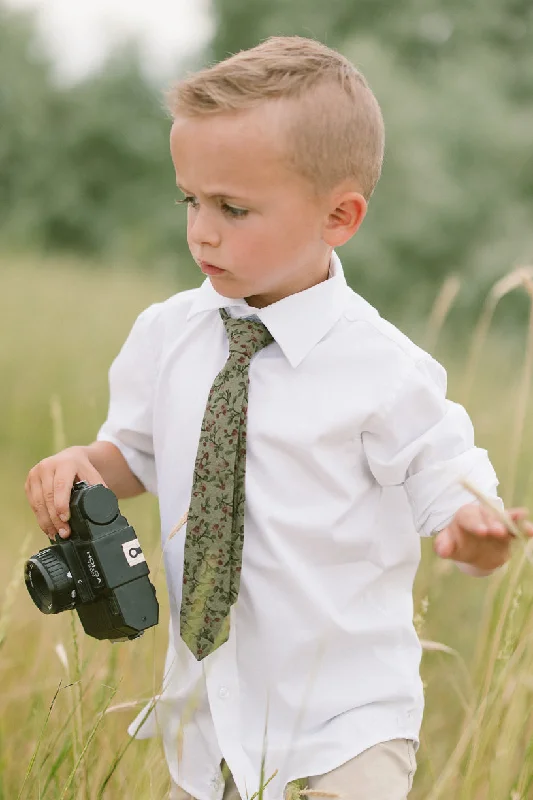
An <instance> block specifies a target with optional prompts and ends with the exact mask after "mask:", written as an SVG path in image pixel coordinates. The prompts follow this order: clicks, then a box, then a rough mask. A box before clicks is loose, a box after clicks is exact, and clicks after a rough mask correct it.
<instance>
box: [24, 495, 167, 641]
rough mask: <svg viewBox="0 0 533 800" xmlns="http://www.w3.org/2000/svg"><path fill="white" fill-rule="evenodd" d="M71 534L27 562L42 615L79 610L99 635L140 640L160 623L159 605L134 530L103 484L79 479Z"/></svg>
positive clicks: (73, 497) (26, 572)
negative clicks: (144, 633) (72, 609)
mask: <svg viewBox="0 0 533 800" xmlns="http://www.w3.org/2000/svg"><path fill="white" fill-rule="evenodd" d="M69 523H70V530H71V533H70V536H69V538H68V539H61V537H60V536H59V535H58V536H56V538H55V542H53V543H51V545H50V547H45V548H44V550H40V551H39V552H38V553H36V554H35V555H34V556H32V557H31V558H30V559H28V561H26V564H25V566H24V580H25V582H26V587H27V589H28V592H29V593H30V595H31V598H32V600H33V602H34V603H35V605H36V606H37V608H38V609H39V610H40V611H42V612H43V614H58V613H59V612H60V611H65V610H66V609H69V608H75V609H76V611H77V612H78V615H79V618H80V620H81V624H82V625H83V628H84V630H85V633H87V634H89V636H94V638H95V639H110V640H111V641H113V642H121V641H125V640H126V639H136V638H137V637H138V636H141V635H142V633H143V632H144V630H145V629H146V628H150V627H152V625H157V622H158V619H159V604H158V602H157V598H156V594H155V589H154V587H153V585H152V583H151V582H150V579H149V578H148V573H149V571H150V570H149V569H148V565H147V564H146V559H145V557H144V554H143V551H142V549H141V546H140V544H139V541H138V539H137V536H136V534H135V531H134V529H133V528H132V527H131V525H129V524H128V520H127V519H126V518H125V517H123V516H122V515H121V514H120V510H119V507H118V502H117V498H116V496H115V495H114V494H113V492H112V491H111V490H110V489H107V488H106V487H105V486H104V485H103V484H96V485H94V486H91V485H89V484H88V483H86V482H85V481H80V482H78V483H75V484H74V486H73V487H72V492H71V496H70V520H69Z"/></svg>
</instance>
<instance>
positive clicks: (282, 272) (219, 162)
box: [170, 104, 331, 308]
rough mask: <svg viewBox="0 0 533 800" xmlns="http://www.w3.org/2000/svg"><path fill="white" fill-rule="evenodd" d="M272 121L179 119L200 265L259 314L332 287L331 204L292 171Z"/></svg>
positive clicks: (190, 232) (178, 146) (181, 161)
mask: <svg viewBox="0 0 533 800" xmlns="http://www.w3.org/2000/svg"><path fill="white" fill-rule="evenodd" d="M270 111H271V112H272V111H273V109H272V108H271V109H270ZM268 112H269V105H268V104H263V105H262V106H259V107H257V108H254V109H251V110H248V111H244V112H239V113H233V114H215V115H213V116H199V117H178V118H176V120H175V121H174V124H173V126H172V131H171V136H170V148H171V153H172V160H173V163H174V167H175V170H176V182H177V184H178V187H179V188H180V189H181V191H182V192H183V195H184V198H187V200H186V202H187V203H188V212H187V214H188V218H187V241H188V244H189V248H190V251H191V253H192V256H193V258H194V259H195V261H196V263H197V264H198V266H199V267H200V269H201V270H202V271H203V272H204V273H205V274H207V275H209V278H210V280H211V282H212V284H213V286H214V288H215V289H216V291H217V292H219V293H220V294H222V295H224V296H225V297H245V298H246V299H247V300H248V302H249V304H250V305H252V306H255V307H257V308H262V307H264V306H266V305H269V304H271V303H274V302H276V301H277V300H280V299H281V298H283V297H286V296H288V295H290V294H294V293H295V292H299V291H302V290H303V289H307V288H309V287H310V286H314V285H315V284H316V283H319V282H320V281H323V280H325V279H326V278H327V275H328V268H329V260H330V255H331V246H330V245H329V244H327V243H326V242H325V241H324V238H323V230H324V224H325V221H326V220H327V218H328V211H329V210H328V209H327V204H326V203H325V200H324V199H320V198H318V197H317V196H316V194H314V193H313V190H312V187H311V185H310V183H309V182H308V181H306V180H305V179H304V178H303V177H300V176H299V175H298V174H297V173H296V172H294V171H291V169H290V166H289V165H287V163H286V161H285V160H284V153H283V144H284V143H283V137H282V135H281V134H280V129H279V125H278V124H277V122H276V119H275V116H276V115H275V113H270V114H269V113H268ZM212 267H218V268H219V270H221V271H219V272H217V273H215V272H214V270H213V269H211V268H212Z"/></svg>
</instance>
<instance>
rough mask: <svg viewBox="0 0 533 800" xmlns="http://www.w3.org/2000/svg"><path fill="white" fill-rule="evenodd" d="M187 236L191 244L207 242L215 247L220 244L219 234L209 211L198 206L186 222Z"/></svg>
mask: <svg viewBox="0 0 533 800" xmlns="http://www.w3.org/2000/svg"><path fill="white" fill-rule="evenodd" d="M187 227H188V238H189V242H190V243H191V244H195V245H203V244H208V245H210V246H211V247H217V246H218V245H219V244H220V234H219V233H218V231H217V228H216V225H215V224H214V220H213V218H212V215H211V214H210V213H209V211H207V210H204V209H202V208H199V209H198V210H197V211H196V212H195V213H194V215H193V216H192V218H191V219H189V223H188V226H187Z"/></svg>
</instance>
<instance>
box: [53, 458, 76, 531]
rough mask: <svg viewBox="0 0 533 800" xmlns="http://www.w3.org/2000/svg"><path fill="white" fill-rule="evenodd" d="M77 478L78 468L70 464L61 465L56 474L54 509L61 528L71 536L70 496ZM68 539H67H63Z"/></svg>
mask: <svg viewBox="0 0 533 800" xmlns="http://www.w3.org/2000/svg"><path fill="white" fill-rule="evenodd" d="M75 477H76V467H75V466H74V465H73V464H72V463H71V462H70V463H66V464H61V465H60V466H58V468H57V469H56V471H55V474H54V485H53V491H54V509H55V512H56V514H57V517H58V519H59V526H60V528H62V529H63V530H64V531H65V533H66V534H67V535H70V526H69V525H68V520H69V519H70V494H71V491H72V484H73V483H74V478H75ZM63 538H66V537H63Z"/></svg>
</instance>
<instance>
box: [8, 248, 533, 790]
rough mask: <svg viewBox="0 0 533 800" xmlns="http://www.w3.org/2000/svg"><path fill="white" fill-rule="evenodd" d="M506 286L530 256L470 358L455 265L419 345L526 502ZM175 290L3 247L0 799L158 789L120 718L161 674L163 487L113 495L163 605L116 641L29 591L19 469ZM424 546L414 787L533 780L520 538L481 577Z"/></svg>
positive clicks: (85, 433)
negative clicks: (457, 311) (137, 630)
mask: <svg viewBox="0 0 533 800" xmlns="http://www.w3.org/2000/svg"><path fill="white" fill-rule="evenodd" d="M502 287H503V288H502ZM511 289H512V290H513V291H514V290H516V291H524V290H526V291H528V283H527V275H526V272H522V273H520V275H518V277H517V274H515V273H513V277H512V278H506V283H502V284H499V285H498V287H496V288H495V289H494V290H493V292H492V294H491V296H490V297H489V299H488V301H487V305H486V307H485V312H484V314H483V315H482V317H481V318H480V321H479V322H478V326H477V328H476V327H475V325H473V331H472V335H471V342H470V349H469V352H467V355H466V358H465V357H462V356H458V355H457V354H456V353H450V352H448V350H447V349H446V344H445V334H446V321H447V317H448V315H449V313H450V312H451V311H452V306H453V302H454V298H455V297H456V295H457V292H458V291H460V287H459V284H458V282H457V280H455V279H454V280H453V281H449V282H448V284H447V285H445V286H444V287H443V290H442V292H441V294H440V296H439V298H438V299H437V300H436V303H435V306H434V308H433V309H432V310H428V320H429V321H428V327H427V329H426V345H427V346H428V347H430V349H431V350H432V351H434V352H436V355H437V357H439V358H440V360H441V361H443V362H444V364H445V366H446V367H447V368H448V372H449V378H450V393H451V396H452V398H454V399H457V400H459V401H463V402H465V403H466V405H467V408H468V410H469V412H470V413H471V416H472V418H473V420H474V424H475V427H476V431H477V443H478V444H479V445H481V446H483V447H487V448H488V450H489V453H490V455H491V458H492V460H493V462H494V464H495V466H496V469H497V471H498V473H499V474H501V475H502V478H503V483H502V492H503V496H504V497H506V498H509V497H512V498H513V502H516V503H520V504H522V503H523V504H525V505H527V504H528V502H531V490H532V486H533V483H532V474H533V461H532V457H533V448H532V447H530V446H529V441H531V435H532V433H533V430H532V425H531V422H530V417H531V415H530V404H529V393H530V382H531V360H532V357H533V356H532V351H533V334H531V327H530V329H529V332H528V331H527V330H524V331H523V332H522V333H521V334H519V335H518V337H517V339H516V340H515V341H514V342H509V343H507V344H506V343H502V341H500V339H499V338H498V336H497V323H498V320H497V316H496V317H494V315H495V313H496V306H497V304H498V302H499V301H500V300H501V299H502V298H503V297H504V296H505V294H506V293H508V291H511ZM176 290H177V287H176V286H175V285H170V283H169V282H165V281H163V280H162V279H156V280H152V279H150V277H149V276H146V275H139V274H134V273H133V272H131V273H129V272H127V271H123V270H122V271H117V270H115V271H99V272H91V271H88V270H85V271H82V270H80V269H72V267H71V265H69V264H68V263H64V264H60V265H58V264H53V265H52V264H50V263H44V262H39V261H36V262H35V263H10V262H7V261H6V260H4V261H0V312H1V316H0V319H1V320H2V322H1V323H0V324H1V325H2V337H1V339H0V376H1V385H2V391H1V393H0V503H1V508H2V520H3V544H4V549H3V554H4V557H3V559H1V560H0V680H1V685H2V691H1V692H0V800H4V799H5V800H12V798H20V800H25V799H28V800H29V799H30V798H31V800H34V798H35V799H36V798H39V799H41V798H42V800H59V799H61V800H70V799H72V800H97V798H110V799H112V800H115V798H116V799H117V800H118V798H120V799H121V800H122V798H126V797H127V798H136V799H137V798H139V800H162V798H164V797H166V793H167V790H168V783H169V779H168V771H167V768H166V764H165V760H164V756H163V751H162V746H161V743H160V741H159V740H157V739H156V740H148V741H132V740H131V739H130V738H129V737H128V735H127V733H126V727H127V724H128V723H129V722H130V721H131V718H132V716H133V715H134V714H135V713H137V711H138V710H139V709H140V707H141V705H142V703H144V702H145V701H146V699H147V698H149V697H150V696H152V694H153V693H154V692H155V691H157V689H158V688H159V683H160V681H161V677H162V667H163V661H164V654H165V649H166V631H167V623H168V605H167V596H166V590H165V584H164V578H163V575H162V571H161V569H159V565H160V545H159V518H158V512H157V503H156V501H155V499H154V498H151V497H148V496H143V497H140V498H137V499H135V500H131V501H126V502H124V501H123V502H122V503H121V508H122V509H123V511H124V513H125V514H126V516H127V517H128V519H129V520H130V521H131V523H132V524H133V525H134V527H135V529H136V531H137V533H138V535H139V537H140V539H141V541H142V543H143V546H144V548H145V550H146V554H147V560H148V562H149V564H150V565H151V568H152V579H153V580H154V583H155V585H156V588H157V592H158V599H159V602H160V605H161V621H160V624H159V625H158V626H157V627H156V628H155V629H153V630H150V631H148V632H147V633H146V634H145V635H144V636H143V637H141V638H140V639H138V640H135V641H132V642H128V643H124V644H120V645H112V644H110V643H108V642H97V641H96V640H94V639H91V638H90V637H87V636H85V634H84V633H83V630H82V629H81V626H80V624H79V621H78V618H77V615H76V614H75V613H74V612H66V613H64V614H59V615H57V616H51V617H44V616H43V615H42V614H41V613H40V612H39V611H38V610H37V609H36V608H35V607H34V606H33V604H32V603H31V601H30V599H29V597H28V595H27V593H26V591H25V589H24V587H23V582H22V563H23V561H24V559H25V558H26V557H27V556H28V555H30V554H31V553H33V552H35V551H36V550H37V549H40V548H41V547H43V546H44V545H45V543H46V540H45V538H44V534H42V533H41V532H40V531H39V530H38V528H37V526H36V524H35V521H34V518H33V514H32V512H31V510H30V509H29V507H28V505H27V502H26V499H25V495H24V489H23V487H24V481H25V477H26V474H27V471H28V469H29V468H30V467H31V466H32V465H33V464H34V463H36V462H37V461H38V460H39V459H41V458H43V457H45V456H47V455H49V454H50V453H52V452H54V451H55V450H57V449H58V448H59V447H62V446H64V445H65V444H72V443H77V442H87V441H90V440H91V439H92V438H94V435H95V433H96V431H97V429H98V426H99V425H100V424H101V422H102V420H103V419H104V418H105V413H106V410H107V369H108V366H109V364H110V362H111V360H112V358H113V357H114V355H115V354H116V352H117V351H118V348H119V347H120V345H121V344H122V342H123V340H124V338H125V336H126V334H127V332H128V330H129V328H130V326H131V323H132V321H133V319H134V318H135V316H136V314H137V313H138V312H139V311H140V310H141V309H142V308H144V307H146V305H148V304H149V303H150V302H153V301H156V300H158V299H161V298H163V297H166V296H168V295H169V294H171V293H173V292H174V291H176ZM423 344H424V343H423ZM422 550H423V552H422V563H421V567H420V570H419V572H418V575H417V580H416V584H415V607H416V616H415V625H416V627H417V631H418V633H419V635H420V637H421V639H422V640H423V642H424V647H425V651H424V658H423V662H422V676H423V679H424V682H425V687H426V713H425V718H424V724H423V727H422V746H421V749H420V751H419V756H418V761H419V767H418V771H417V774H416V777H415V784H414V789H413V792H412V797H413V798H414V800H422V798H424V800H428V799H429V800H437V799H438V798H446V800H448V799H449V798H454V800H455V798H459V800H526V798H530V797H533V717H532V715H530V713H529V707H530V705H531V701H532V699H533V698H532V695H533V671H532V670H531V665H532V664H533V614H532V611H533V580H532V578H533V576H532V569H533V568H532V566H531V563H530V560H529V558H528V557H527V555H528V554H527V551H526V549H525V545H524V544H523V543H521V542H516V543H515V546H514V553H513V558H512V560H511V562H510V563H509V564H508V565H507V567H505V568H504V569H502V570H501V571H500V572H499V573H498V574H496V575H494V576H492V577H491V578H488V579H475V578H470V577H468V576H466V575H463V574H462V573H460V572H459V571H458V570H456V568H455V567H454V566H453V565H451V564H450V563H448V562H444V561H441V560H439V559H438V558H437V557H436V556H435V555H434V553H433V550H432V543H431V541H423V543H422ZM112 709H114V710H112ZM268 777H269V776H266V778H265V780H267V779H268ZM261 796H262V791H261V789H260V787H257V797H258V798H260V797H261Z"/></svg>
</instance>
